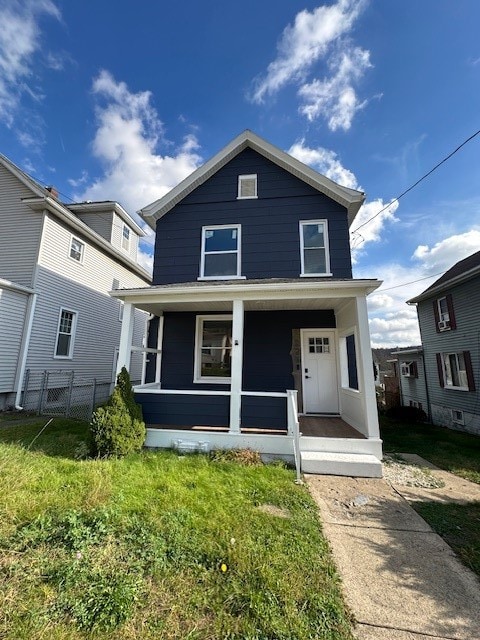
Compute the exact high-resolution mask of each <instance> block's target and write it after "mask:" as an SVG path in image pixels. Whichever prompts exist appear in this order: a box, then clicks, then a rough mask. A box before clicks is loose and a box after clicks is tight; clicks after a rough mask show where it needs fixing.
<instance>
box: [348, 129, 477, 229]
mask: <svg viewBox="0 0 480 640" xmlns="http://www.w3.org/2000/svg"><path fill="white" fill-rule="evenodd" d="M479 133H480V129H479V130H478V131H476V132H475V133H473V134H472V135H471V136H470V137H468V138H467V139H466V140H464V141H463V142H462V144H460V145H458V147H457V148H456V149H454V150H453V151H452V152H451V153H449V154H448V155H447V156H445V158H443V160H440V162H439V163H438V164H436V165H435V166H434V167H433V169H430V171H428V172H427V173H425V174H424V175H423V176H422V177H421V178H419V179H418V180H417V181H416V182H415V183H414V184H412V186H411V187H408V189H405V191H403V192H402V193H401V194H400V195H399V196H397V197H396V198H393V200H391V201H390V202H389V203H388V204H387V205H386V206H385V207H383V209H380V211H378V212H377V213H376V214H375V215H374V216H372V217H371V218H368V220H365V222H362V224H360V225H359V226H358V227H357V228H356V229H355V230H354V231H352V233H356V232H357V231H358V230H359V229H361V228H362V227H364V226H365V225H366V224H368V223H369V222H371V221H372V220H374V219H375V218H376V217H377V216H379V215H380V214H381V213H383V212H384V211H385V210H386V209H388V208H389V207H391V206H392V204H393V203H394V202H398V201H399V200H400V198H403V196H405V195H406V194H407V193H409V191H411V190H412V189H415V187H416V186H417V185H419V184H420V182H423V180H425V178H428V176H429V175H431V174H432V173H433V172H434V171H436V170H437V169H438V167H440V166H441V165H442V164H444V162H446V161H447V160H449V159H450V158H451V157H452V156H453V155H455V154H456V153H457V151H460V149H461V148H462V147H464V146H465V145H466V144H467V143H468V142H470V140H473V139H474V138H475V137H476V136H478V134H479Z"/></svg>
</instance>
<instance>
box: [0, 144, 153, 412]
mask: <svg viewBox="0 0 480 640" xmlns="http://www.w3.org/2000/svg"><path fill="white" fill-rule="evenodd" d="M0 224H1V234H0V410H2V409H6V408H13V407H14V406H17V407H20V406H21V402H22V394H21V392H22V387H23V383H24V379H25V372H26V371H27V370H29V371H30V372H31V373H37V374H39V372H41V371H45V370H48V371H61V372H67V371H68V372H74V374H75V375H77V376H85V377H89V378H92V379H93V378H95V379H97V380H99V381H102V383H104V384H105V383H108V382H109V381H110V382H112V381H113V380H114V376H115V370H116V358H117V355H118V345H119V338H120V331H121V326H122V316H123V307H122V305H121V304H120V302H119V301H118V300H115V299H112V298H111V297H110V296H109V291H111V290H112V289H117V288H122V287H124V288H130V287H141V286H146V285H148V284H149V283H150V280H151V278H150V275H149V274H148V273H147V272H146V271H145V270H144V269H143V268H142V267H141V266H140V265H139V264H138V263H137V252H138V242H139V238H140V237H141V236H143V235H144V233H143V231H142V229H141V228H140V227H139V226H138V225H137V224H136V223H135V222H134V221H133V220H132V218H131V217H130V216H129V215H128V214H127V212H126V211H125V210H124V209H123V208H122V207H121V206H120V205H119V204H118V203H116V202H83V203H79V204H73V205H66V204H64V203H62V202H60V201H59V200H58V198H57V197H56V193H55V191H54V190H53V189H50V188H49V189H46V188H43V187H42V186H40V185H39V184H38V183H37V182H36V181H35V180H33V179H32V178H31V177H30V176H28V175H27V174H26V173H24V172H23V171H21V170H20V169H19V168H18V167H17V166H15V165H14V164H13V163H12V162H11V161H10V160H8V159H7V158H5V157H4V156H2V155H0ZM147 319H148V316H147V315H146V314H145V313H143V312H141V311H139V312H137V313H136V315H135V320H134V327H133V345H134V347H135V346H136V347H141V346H142V341H143V337H144V335H145V331H146V325H147ZM134 363H135V364H134V367H133V369H132V377H133V378H134V379H136V380H138V381H140V380H141V378H142V355H141V353H140V352H139V351H138V352H135V353H134Z"/></svg>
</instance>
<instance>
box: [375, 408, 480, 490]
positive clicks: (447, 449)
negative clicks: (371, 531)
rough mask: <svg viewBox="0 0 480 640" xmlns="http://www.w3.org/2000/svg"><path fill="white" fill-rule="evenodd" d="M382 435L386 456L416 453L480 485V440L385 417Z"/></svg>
mask: <svg viewBox="0 0 480 640" xmlns="http://www.w3.org/2000/svg"><path fill="white" fill-rule="evenodd" d="M381 436H382V439H383V448H384V451H385V452H386V453H416V454H418V455H420V456H422V457H423V458H425V459H426V460H429V461H430V462H433V464H435V465H436V466H437V467H440V468H441V469H445V470H446V471H450V472H452V473H454V474H456V475H458V476H461V477H462V478H466V479H467V480H471V481H472V482H476V483H477V484H480V438H479V437H478V436H474V435H470V434H468V433H461V432H460V431H453V430H452V429H447V428H444V427H436V426H433V425H428V424H422V423H405V422H399V421H394V420H390V419H388V418H385V417H384V416H382V418H381Z"/></svg>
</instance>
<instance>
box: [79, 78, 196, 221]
mask: <svg viewBox="0 0 480 640" xmlns="http://www.w3.org/2000/svg"><path fill="white" fill-rule="evenodd" d="M93 93H94V95H95V96H96V98H97V100H98V103H99V104H98V107H97V113H96V116H97V125H98V127H97V132H96V134H95V138H94V141H93V152H94V155H95V156H96V157H97V158H98V159H99V160H100V162H101V164H102V165H103V169H104V173H103V175H102V176H101V177H99V178H97V179H96V180H95V181H94V182H93V183H92V184H90V185H89V186H88V187H87V188H86V189H84V191H83V193H82V194H81V196H80V197H81V198H82V199H89V200H102V199H105V198H112V197H114V198H115V199H116V200H119V201H120V202H121V203H122V205H123V206H124V207H125V208H126V209H127V211H129V212H130V213H132V212H134V211H136V210H137V209H139V208H141V207H143V206H145V205H147V204H149V203H150V202H153V201H154V200H156V199H157V198H160V197H161V196H163V195H165V193H167V191H169V190H170V189H171V188H172V187H174V186H175V185H176V184H178V183H179V182H180V181H181V180H183V178H185V177H186V176H188V175H189V174H190V173H192V171H194V170H195V169H196V168H197V166H198V165H199V163H200V161H201V157H200V156H199V154H198V148H199V145H198V142H197V139H196V137H195V136H193V135H191V134H190V135H187V136H185V138H184V140H183V142H182V144H181V145H180V146H179V147H178V148H177V149H175V152H174V153H173V154H171V155H167V154H165V155H161V154H160V153H158V152H157V148H158V146H159V143H160V142H164V140H163V138H162V133H163V126H162V123H161V122H160V119H159V117H158V114H157V112H156V110H155V108H154V107H153V106H152V104H151V94H150V92H149V91H140V92H138V93H133V92H131V91H130V90H129V89H128V87H127V85H126V84H125V83H124V82H117V81H116V80H115V79H114V78H113V76H112V75H111V74H110V73H108V71H101V73H100V74H99V76H98V77H97V78H96V79H95V80H94V82H93Z"/></svg>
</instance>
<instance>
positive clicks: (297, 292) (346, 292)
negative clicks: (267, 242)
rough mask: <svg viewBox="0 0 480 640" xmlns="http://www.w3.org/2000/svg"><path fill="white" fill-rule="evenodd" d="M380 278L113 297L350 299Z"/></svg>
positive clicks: (130, 292) (129, 292) (136, 300)
mask: <svg viewBox="0 0 480 640" xmlns="http://www.w3.org/2000/svg"><path fill="white" fill-rule="evenodd" d="M381 284H382V282H381V281H380V280H350V281H342V282H330V283H329V282H308V281H305V282H295V283H294V284H293V283H260V284H251V285H249V284H245V283H242V284H234V285H225V286H222V285H215V286H201V287H182V286H181V285H179V286H178V287H165V288H163V287H161V286H160V287H155V286H153V287H148V288H144V289H115V290H113V291H111V292H110V295H111V296H112V297H114V298H118V299H120V300H124V301H125V302H127V301H128V302H131V303H133V304H140V303H142V302H143V303H145V302H147V301H149V302H153V301H154V300H155V299H157V301H158V302H165V303H168V302H180V301H182V302H190V301H191V302H197V301H203V302H209V301H230V300H235V299H242V300H287V299H289V300H292V299H296V298H309V299H312V298H332V297H335V298H343V297H344V298H350V297H355V296H358V295H363V296H367V295H368V294H370V293H372V291H375V289H377V288H378V287H379V286H380V285H381Z"/></svg>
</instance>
